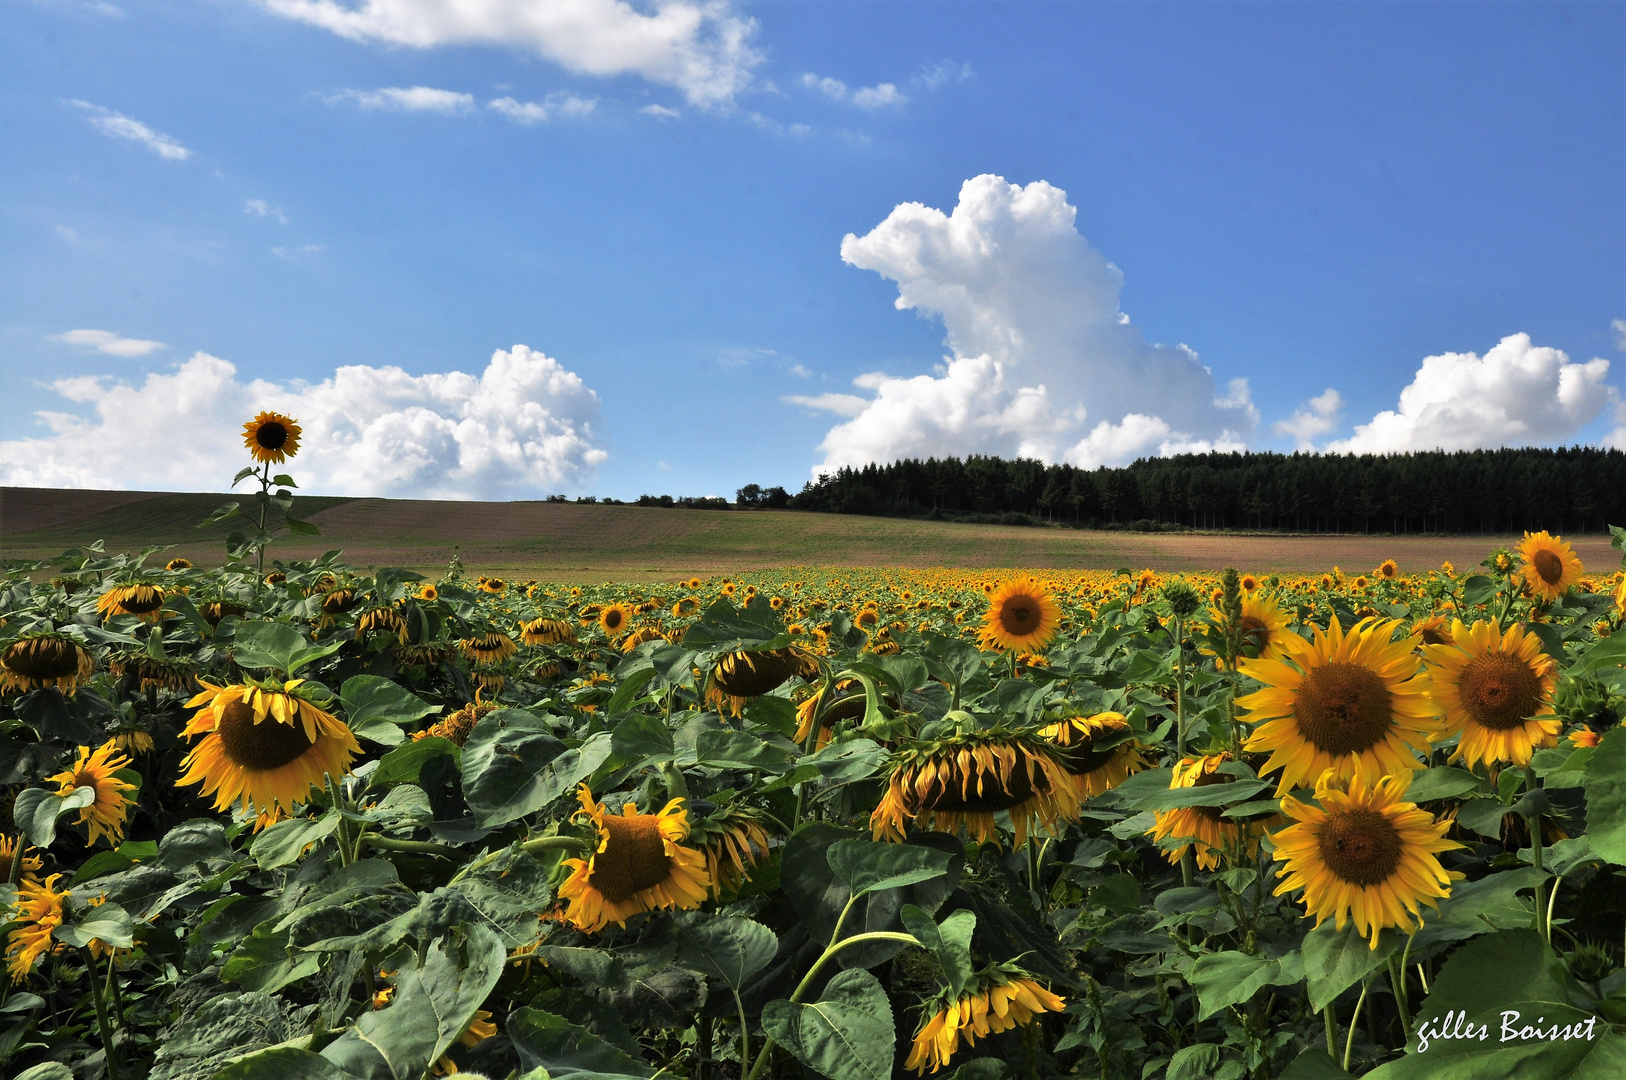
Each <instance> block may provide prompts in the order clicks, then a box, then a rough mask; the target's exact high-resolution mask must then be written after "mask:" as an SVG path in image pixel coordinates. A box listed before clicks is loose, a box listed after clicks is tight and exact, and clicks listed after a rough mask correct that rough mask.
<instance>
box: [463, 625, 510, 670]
mask: <svg viewBox="0 0 1626 1080" xmlns="http://www.w3.org/2000/svg"><path fill="white" fill-rule="evenodd" d="M457 647H458V649H459V650H461V651H462V653H463V655H464V656H466V657H468V658H469V659H470V660H472V661H474V662H475V663H476V664H501V663H503V662H504V661H506V660H508V659H509V658H510V657H512V656H513V655H514V654H516V653H518V652H519V646H518V645H516V644H514V639H513V638H511V637H509V636H508V635H507V634H504V633H502V632H500V631H497V630H487V631H486V632H485V633H483V634H475V635H474V636H473V637H468V638H464V639H463V640H462V641H459V642H458V643H457Z"/></svg>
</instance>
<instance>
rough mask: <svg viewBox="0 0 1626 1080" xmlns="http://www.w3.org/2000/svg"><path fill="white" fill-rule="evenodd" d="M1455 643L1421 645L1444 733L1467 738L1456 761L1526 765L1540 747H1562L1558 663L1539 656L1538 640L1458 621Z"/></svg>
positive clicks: (1522, 633) (1510, 630)
mask: <svg viewBox="0 0 1626 1080" xmlns="http://www.w3.org/2000/svg"><path fill="white" fill-rule="evenodd" d="M1451 638H1452V641H1451V644H1449V645H1425V646H1424V647H1423V652H1424V653H1425V654H1426V655H1427V657H1428V666H1429V674H1430V676H1431V679H1432V682H1433V684H1434V700H1435V702H1436V703H1437V704H1438V705H1439V706H1440V708H1441V709H1442V710H1444V712H1445V724H1446V733H1447V734H1448V735H1461V736H1462V738H1461V740H1460V741H1459V742H1458V743H1457V748H1456V749H1455V750H1454V751H1452V753H1451V760H1452V761H1455V760H1457V759H1458V758H1462V759H1464V760H1465V761H1466V762H1467V763H1468V767H1469V768H1470V769H1471V768H1473V767H1474V766H1475V765H1477V764H1479V763H1480V762H1481V761H1483V762H1484V763H1485V764H1487V765H1495V764H1498V763H1501V762H1511V763H1512V764H1514V765H1518V766H1521V767H1522V766H1525V765H1528V764H1530V755H1531V753H1532V752H1533V751H1535V750H1536V749H1539V748H1541V747H1551V746H1557V745H1558V732H1559V729H1560V728H1561V727H1563V721H1561V720H1560V719H1559V718H1558V717H1557V716H1555V715H1554V714H1553V690H1554V689H1555V688H1556V687H1557V685H1558V664H1557V662H1556V661H1554V660H1553V658H1552V657H1550V656H1548V655H1547V654H1546V653H1544V652H1542V651H1541V639H1540V638H1538V637H1536V635H1534V634H1531V633H1528V632H1526V631H1525V629H1524V627H1522V626H1512V627H1509V628H1508V630H1507V632H1506V633H1503V632H1502V630H1501V628H1500V627H1499V626H1498V625H1497V624H1496V623H1495V622H1476V623H1474V625H1473V626H1472V627H1469V626H1465V625H1463V622H1462V620H1461V619H1457V620H1456V621H1454V622H1453V623H1452V624H1451Z"/></svg>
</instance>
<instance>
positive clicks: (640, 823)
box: [587, 814, 672, 903]
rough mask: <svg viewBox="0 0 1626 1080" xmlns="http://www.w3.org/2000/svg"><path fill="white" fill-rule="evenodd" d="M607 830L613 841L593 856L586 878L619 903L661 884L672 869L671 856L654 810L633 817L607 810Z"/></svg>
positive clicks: (607, 898)
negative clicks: (590, 869) (613, 813)
mask: <svg viewBox="0 0 1626 1080" xmlns="http://www.w3.org/2000/svg"><path fill="white" fill-rule="evenodd" d="M604 831H605V832H607V833H609V834H610V841H609V843H607V844H605V845H604V850H603V851H600V852H598V853H596V854H595V855H594V856H593V870H592V873H591V874H590V875H589V876H588V879H587V883H588V884H589V885H591V886H592V887H593V888H595V889H597V890H598V891H599V892H600V893H602V894H603V895H604V899H606V900H610V901H613V902H616V903H619V902H621V901H622V900H626V899H627V898H628V897H630V896H632V895H633V894H634V893H637V892H640V891H641V890H643V889H647V888H649V887H650V886H652V885H659V884H660V883H661V882H663V881H665V880H666V878H667V875H669V874H670V873H671V872H672V860H671V857H670V856H668V855H667V854H666V845H665V844H664V843H662V841H661V830H660V819H659V818H658V817H656V816H655V815H654V814H640V815H638V816H637V817H630V818H629V817H616V816H612V815H610V814H605V815H604Z"/></svg>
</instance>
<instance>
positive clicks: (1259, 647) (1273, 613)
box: [1203, 592, 1304, 669]
mask: <svg viewBox="0 0 1626 1080" xmlns="http://www.w3.org/2000/svg"><path fill="white" fill-rule="evenodd" d="M1287 623H1288V615H1287V612H1285V611H1283V610H1282V607H1281V604H1280V603H1279V602H1278V601H1277V599H1276V598H1275V597H1274V596H1260V595H1258V594H1257V593H1252V592H1243V594H1242V617H1241V618H1240V619H1238V620H1237V625H1238V626H1239V627H1240V628H1241V630H1242V650H1241V651H1242V656H1243V657H1246V658H1249V659H1259V660H1285V659H1287V658H1288V657H1290V656H1292V655H1293V652H1294V650H1295V648H1297V646H1299V645H1301V644H1302V643H1303V641H1304V639H1303V638H1301V637H1299V636H1298V635H1297V634H1295V633H1293V632H1292V631H1291V630H1289V629H1288V628H1287ZM1214 625H1215V626H1216V627H1218V628H1219V630H1220V632H1221V633H1223V632H1224V631H1225V630H1226V629H1227V628H1228V627H1229V625H1230V620H1229V619H1227V618H1226V617H1225V614H1224V613H1223V612H1218V613H1217V615H1216V618H1215V619H1214ZM1203 651H1204V652H1206V653H1210V654H1211V655H1213V656H1215V657H1216V659H1217V661H1218V663H1219V666H1220V667H1221V668H1222V669H1223V668H1224V667H1225V658H1224V657H1222V656H1219V654H1218V653H1213V652H1212V650H1210V649H1204V650H1203Z"/></svg>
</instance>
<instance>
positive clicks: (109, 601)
mask: <svg viewBox="0 0 1626 1080" xmlns="http://www.w3.org/2000/svg"><path fill="white" fill-rule="evenodd" d="M163 607H164V590H163V589H161V588H159V587H158V586H157V585H153V584H151V583H150V582H146V581H138V582H135V583H133V584H130V585H115V586H113V587H112V588H111V589H109V590H107V591H106V592H105V593H103V594H102V597H101V599H100V600H97V601H96V610H97V611H99V612H101V613H102V618H104V619H111V618H112V617H113V616H115V615H134V616H135V617H136V618H138V619H140V620H141V621H142V622H157V621H158V620H159V619H160V618H161V617H162V611H163Z"/></svg>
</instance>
